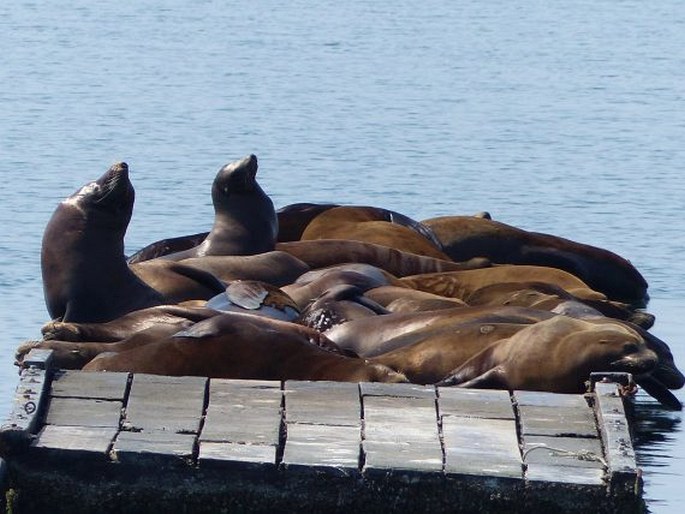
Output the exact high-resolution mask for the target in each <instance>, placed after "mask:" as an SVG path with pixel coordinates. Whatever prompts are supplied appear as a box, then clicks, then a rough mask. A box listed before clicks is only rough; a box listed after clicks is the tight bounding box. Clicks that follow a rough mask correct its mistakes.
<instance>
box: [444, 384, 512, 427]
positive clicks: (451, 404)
mask: <svg viewBox="0 0 685 514" xmlns="http://www.w3.org/2000/svg"><path fill="white" fill-rule="evenodd" d="M438 408H439V411H440V415H441V416H451V415H454V416H462V417H463V416H468V417H474V418H491V419H514V417H515V414H514V408H513V405H512V403H511V398H510V396H509V392H508V391H498V390H483V389H462V388H458V387H439V388H438Z"/></svg>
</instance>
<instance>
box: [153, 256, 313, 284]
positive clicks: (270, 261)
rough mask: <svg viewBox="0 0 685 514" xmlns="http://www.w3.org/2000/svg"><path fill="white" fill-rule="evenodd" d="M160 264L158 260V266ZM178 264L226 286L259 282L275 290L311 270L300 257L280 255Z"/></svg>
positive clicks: (195, 259) (194, 259) (206, 258)
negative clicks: (217, 280) (217, 279)
mask: <svg viewBox="0 0 685 514" xmlns="http://www.w3.org/2000/svg"><path fill="white" fill-rule="evenodd" d="M161 260H162V259H157V260H156V261H155V262H158V261H161ZM178 262H179V263H180V264H183V265H185V266H190V267H192V268H196V269H200V270H203V271H205V272H207V273H211V274H212V275H214V276H215V277H217V278H219V279H220V280H222V281H224V282H226V283H228V282H232V281H234V280H260V281H262V282H267V283H269V284H271V285H274V286H276V287H281V286H284V285H286V284H290V283H292V282H294V281H295V280H297V278H298V277H300V276H301V275H302V274H303V273H306V272H307V271H309V269H310V268H309V266H307V265H306V264H305V263H304V262H302V261H301V260H300V259H298V258H297V257H293V256H292V255H290V254H289V253H286V252H280V251H272V252H265V253H259V254H255V255H206V256H204V257H191V258H189V259H183V260H182V261H178Z"/></svg>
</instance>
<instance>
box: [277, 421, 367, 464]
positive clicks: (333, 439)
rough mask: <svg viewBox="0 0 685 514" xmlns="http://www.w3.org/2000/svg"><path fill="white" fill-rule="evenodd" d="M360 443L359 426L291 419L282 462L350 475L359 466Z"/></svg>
mask: <svg viewBox="0 0 685 514" xmlns="http://www.w3.org/2000/svg"><path fill="white" fill-rule="evenodd" d="M360 444H361V430H360V428H359V427H353V426H326V425H309V424H301V423H288V425H287V438H286V443H285V449H284V452H283V460H282V464H283V465H284V467H285V468H286V469H291V470H292V469H297V470H299V471H307V472H316V473H320V472H325V473H328V474H334V475H338V476H350V475H351V474H356V472H357V470H358V467H359V457H360Z"/></svg>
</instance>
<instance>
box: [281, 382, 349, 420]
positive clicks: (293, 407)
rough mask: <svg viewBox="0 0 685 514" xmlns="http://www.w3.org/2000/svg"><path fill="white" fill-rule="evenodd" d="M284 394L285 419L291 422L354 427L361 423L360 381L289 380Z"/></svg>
mask: <svg viewBox="0 0 685 514" xmlns="http://www.w3.org/2000/svg"><path fill="white" fill-rule="evenodd" d="M284 394H285V420H286V422H288V423H310V424H321V425H341V426H352V427H358V426H360V424H361V405H360V400H359V386H358V385H357V384H354V383H346V382H304V381H288V382H286V383H285V387H284ZM332 406H335V408H332Z"/></svg>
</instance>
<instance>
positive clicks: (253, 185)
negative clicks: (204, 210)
mask: <svg viewBox="0 0 685 514" xmlns="http://www.w3.org/2000/svg"><path fill="white" fill-rule="evenodd" d="M256 177H257V156H256V155H254V154H250V155H248V156H247V157H244V158H242V159H240V160H237V161H234V162H231V163H229V164H226V165H225V166H224V167H223V168H221V169H220V170H219V172H218V173H217V175H216V178H215V179H214V184H213V185H212V200H213V201H214V206H215V207H216V206H217V205H222V204H223V203H225V202H226V200H227V199H229V198H230V197H231V196H233V195H240V194H252V193H254V192H255V191H261V188H260V187H259V184H257V180H256Z"/></svg>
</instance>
